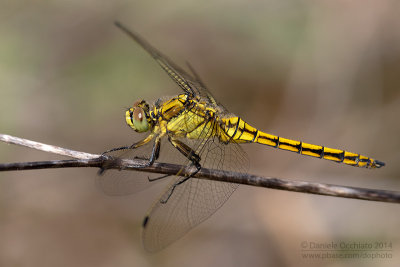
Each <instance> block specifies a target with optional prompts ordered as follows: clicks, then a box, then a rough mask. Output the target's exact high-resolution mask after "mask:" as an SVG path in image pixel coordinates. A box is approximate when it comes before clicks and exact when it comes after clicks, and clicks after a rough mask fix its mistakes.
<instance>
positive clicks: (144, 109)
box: [125, 100, 153, 133]
mask: <svg viewBox="0 0 400 267" xmlns="http://www.w3.org/2000/svg"><path fill="white" fill-rule="evenodd" d="M149 111H150V108H149V104H148V103H147V102H146V101H144V100H138V101H136V102H135V103H134V104H133V106H132V107H131V108H129V109H128V110H127V111H126V113H125V120H126V123H127V124H128V125H129V127H131V128H132V129H133V130H135V131H136V132H139V133H142V132H147V131H150V130H152V128H153V121H152V119H151V117H150V114H149Z"/></svg>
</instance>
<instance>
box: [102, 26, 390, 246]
mask: <svg viewBox="0 0 400 267" xmlns="http://www.w3.org/2000/svg"><path fill="white" fill-rule="evenodd" d="M116 26H117V27H119V28H120V29H121V30H122V31H123V32H125V33H126V34H128V36H130V37H131V38H132V39H133V40H135V41H136V42H137V43H138V44H139V45H140V46H141V47H143V48H144V49H145V50H146V51H147V52H148V53H149V54H150V55H151V56H152V57H153V58H154V59H155V60H156V61H157V62H158V64H159V65H160V66H161V67H162V69H163V70H164V71H166V72H167V74H168V75H169V77H170V78H171V79H172V80H173V81H174V82H175V83H176V84H178V86H179V87H180V88H181V89H182V90H183V94H180V95H177V96H174V97H172V98H162V99H158V100H157V101H155V103H154V104H149V103H147V102H146V101H144V100H138V101H136V102H135V103H134V104H133V106H132V107H131V108H129V109H128V110H127V111H126V114H125V120H126V123H127V124H128V125H129V126H130V127H131V128H132V129H133V130H135V131H136V132H149V134H148V135H147V137H146V138H144V139H142V140H140V141H138V142H136V143H134V144H132V145H130V146H125V147H119V148H114V149H111V150H109V151H107V152H105V153H104V154H109V153H112V152H115V151H121V150H122V151H123V152H122V154H119V155H118V156H115V160H118V159H120V158H132V157H139V158H144V159H146V160H147V163H146V164H144V165H143V166H151V165H152V164H153V163H154V162H155V160H157V159H158V158H159V155H160V150H161V143H162V140H168V142H166V141H165V143H167V144H166V145H168V143H169V144H170V145H172V147H173V148H175V149H176V150H177V151H179V153H180V154H181V155H183V157H182V159H183V161H184V165H187V166H188V167H190V168H191V169H192V170H193V172H192V174H191V175H189V176H186V177H181V176H179V173H177V176H174V177H173V178H172V182H171V183H170V184H169V186H168V187H167V188H166V190H165V192H164V193H163V194H162V195H161V197H160V198H159V199H157V201H156V202H155V203H154V205H153V206H152V207H151V209H150V211H149V212H148V214H147V216H146V217H145V219H144V221H143V232H142V239H143V243H144V247H145V249H147V250H148V251H158V250H160V249H162V248H164V247H166V246H167V245H169V244H170V243H172V242H174V241H176V240H177V239H179V238H180V237H181V236H183V235H184V234H185V233H186V232H187V231H189V230H190V229H192V228H193V227H194V226H196V225H197V224H199V223H201V222H202V221H204V220H205V219H207V218H208V217H210V216H211V215H212V214H213V213H214V212H215V211H216V210H217V209H218V208H220V207H221V206H222V205H223V204H224V203H225V201H227V200H228V198H229V197H230V195H231V194H232V193H233V192H234V191H235V189H236V188H237V185H236V184H231V183H223V182H216V181H211V180H202V179H196V178H192V176H193V175H194V174H195V173H197V172H198V171H199V170H200V169H201V168H202V167H204V168H210V169H222V170H229V171H237V172H247V170H248V166H249V161H248V158H247V155H246V153H245V152H244V151H243V150H242V148H241V147H240V146H239V144H242V143H258V144H263V145H267V146H271V147H274V148H279V149H283V150H287V151H292V152H295V153H298V154H300V155H306V156H311V157H316V158H322V159H327V160H330V161H334V162H338V163H344V164H347V165H351V166H356V167H365V168H380V167H382V166H384V165H385V164H384V163H383V162H381V161H378V160H374V159H372V158H369V157H366V156H362V155H360V154H356V153H352V152H348V151H344V150H340V149H332V148H328V147H324V146H319V145H313V144H309V143H304V142H301V141H295V140H291V139H286V138H283V137H279V136H276V135H272V134H268V133H265V132H262V131H260V130H258V129H257V128H254V127H252V126H250V125H249V124H247V123H246V122H245V121H244V120H243V119H241V118H240V117H238V116H236V115H233V114H231V113H229V112H228V111H227V110H226V109H225V108H224V107H223V106H222V105H221V104H219V103H218V102H217V101H216V100H215V99H214V97H213V96H212V94H211V93H210V91H209V90H208V89H207V88H206V87H205V85H204V83H203V82H202V81H201V80H200V78H199V76H198V75H197V74H196V73H195V72H194V70H193V69H192V68H191V67H190V66H189V68H190V70H191V72H192V74H188V73H187V72H186V71H184V70H182V69H181V68H180V67H178V66H177V65H176V64H174V63H173V62H172V61H171V60H169V59H168V58H167V57H166V56H164V55H163V54H162V53H160V52H159V51H158V50H157V49H155V48H154V47H153V46H151V45H150V44H149V43H148V42H147V41H145V40H144V39H143V38H141V37H140V36H139V35H137V34H136V33H133V32H132V31H130V30H128V29H127V28H126V27H124V26H123V25H121V24H120V23H118V22H116ZM151 144H152V145H151ZM163 146H164V144H163ZM143 147H149V148H150V149H151V151H150V153H149V155H145V156H143V157H140V156H137V154H135V153H137V151H138V150H139V149H140V148H143ZM109 155H111V154H109ZM185 161H186V162H185ZM105 169H107V166H105V167H104V170H105ZM110 172H112V170H107V171H106V173H105V174H104V175H100V176H99V177H98V180H97V182H98V184H99V186H100V187H101V188H102V190H103V191H104V192H105V193H107V194H110V195H123V194H130V193H133V192H136V191H139V190H141V189H143V188H144V187H146V186H147V185H146V184H150V183H149V182H152V181H155V180H160V179H161V178H165V177H166V176H161V177H158V178H154V179H151V178H148V179H145V180H146V181H143V180H140V179H139V178H137V177H136V175H132V174H131V173H130V172H128V171H125V172H124V171H114V172H113V175H107V174H108V173H110ZM127 173H128V174H127Z"/></svg>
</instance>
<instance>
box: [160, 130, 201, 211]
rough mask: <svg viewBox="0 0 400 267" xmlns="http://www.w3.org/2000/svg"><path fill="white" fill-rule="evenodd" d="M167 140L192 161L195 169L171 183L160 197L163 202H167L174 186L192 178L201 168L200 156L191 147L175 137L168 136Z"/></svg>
mask: <svg viewBox="0 0 400 267" xmlns="http://www.w3.org/2000/svg"><path fill="white" fill-rule="evenodd" d="M168 140H169V141H170V142H171V144H172V145H173V146H174V147H175V148H176V149H178V151H179V152H181V153H182V154H183V155H184V156H185V157H186V158H188V159H189V160H190V161H191V162H192V164H193V165H194V166H195V167H196V170H195V171H194V172H193V173H191V174H190V175H189V176H186V177H184V178H183V179H182V180H180V181H178V182H176V183H174V184H173V185H172V187H171V190H170V191H169V193H168V195H167V197H166V199H161V200H160V202H161V203H163V204H165V203H167V202H168V200H169V198H170V197H171V196H172V194H173V192H174V190H175V188H176V187H177V186H178V185H180V184H183V183H184V182H186V181H187V180H189V179H190V178H192V177H193V176H194V175H196V173H198V172H199V171H200V169H201V164H200V160H201V158H200V156H199V155H197V154H196V152H195V151H194V150H193V149H192V148H190V147H189V146H188V145H186V144H185V143H183V142H181V141H179V140H177V139H174V138H171V137H169V138H168ZM180 172H181V171H179V172H178V173H177V175H179V173H180ZM159 178H161V177H159Z"/></svg>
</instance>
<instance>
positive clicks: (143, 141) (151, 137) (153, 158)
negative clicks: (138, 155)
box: [98, 134, 160, 175]
mask: <svg viewBox="0 0 400 267" xmlns="http://www.w3.org/2000/svg"><path fill="white" fill-rule="evenodd" d="M153 138H154V134H150V135H149V136H147V137H146V138H145V139H143V140H141V141H139V142H136V143H134V144H132V145H131V146H123V147H117V148H113V149H110V150H107V151H105V152H103V153H102V154H101V156H102V157H105V158H107V159H110V160H111V159H112V157H109V156H107V155H106V154H108V153H111V152H115V151H119V150H125V149H132V150H133V149H136V148H138V147H141V146H144V145H145V144H147V143H148V142H150V141H151V140H152V139H153ZM157 138H159V137H158V136H157ZM156 141H157V139H156ZM156 143H157V142H155V143H154V145H153V151H152V155H151V157H150V161H151V160H153V162H152V163H151V164H153V163H154V161H155V160H156V159H157V158H158V155H159V152H160V147H159V144H158V148H157V149H155V146H156ZM158 143H159V142H158ZM157 150H158V151H157ZM154 152H156V153H154ZM157 153H158V154H157ZM116 160H118V159H116ZM116 160H115V161H116ZM150 161H149V162H150ZM151 164H150V165H151ZM111 165H112V163H110V162H108V163H106V164H104V165H103V166H102V167H101V168H100V170H99V172H98V174H99V175H102V174H103V173H104V171H105V170H106V169H107V167H109V166H111ZM150 165H148V166H150ZM148 166H147V165H146V166H144V167H148ZM139 167H140V166H139Z"/></svg>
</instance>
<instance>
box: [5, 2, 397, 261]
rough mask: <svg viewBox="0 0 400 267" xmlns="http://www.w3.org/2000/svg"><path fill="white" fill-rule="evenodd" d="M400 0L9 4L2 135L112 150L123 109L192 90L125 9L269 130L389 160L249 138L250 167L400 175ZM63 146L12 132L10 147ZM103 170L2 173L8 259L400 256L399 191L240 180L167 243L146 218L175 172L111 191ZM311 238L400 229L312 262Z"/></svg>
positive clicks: (363, 176)
mask: <svg viewBox="0 0 400 267" xmlns="http://www.w3.org/2000/svg"><path fill="white" fill-rule="evenodd" d="M399 11H400V6H399V4H398V3H397V1H385V0H384V1H344V0H339V1H322V2H318V1H295V0H286V1H277V0H268V1H244V0H242V1H168V2H167V1H134V0H131V1H122V0H121V1H4V0H3V1H0V132H1V133H5V134H11V135H15V136H18V137H23V138H28V139H31V140H35V141H39V142H44V143H48V144H53V145H58V146H63V147H67V148H71V149H76V150H81V151H87V152H93V153H100V152H102V151H104V150H106V149H109V148H112V147H116V146H120V145H126V144H130V143H132V142H134V141H135V140H137V139H138V137H137V135H136V134H135V133H134V132H133V131H131V130H130V129H129V128H128V127H127V126H126V125H125V122H124V118H123V116H124V110H125V108H126V107H128V106H129V105H131V104H132V103H133V102H134V101H135V100H136V99H138V98H145V99H147V100H153V99H156V98H157V97H159V96H163V95H174V94H177V93H180V89H179V88H178V87H177V86H176V85H174V84H173V82H172V81H170V79H169V78H168V77H167V75H166V74H165V73H163V71H162V70H161V69H160V68H159V66H158V65H157V64H156V63H155V62H154V61H153V60H152V59H151V58H150V56H149V55H147V54H146V53H145V52H144V51H143V50H142V49H141V48H139V46H138V45H136V44H135V43H134V42H133V41H132V40H130V39H128V38H127V36H125V35H124V34H122V33H121V32H120V31H119V30H118V29H117V28H116V27H114V26H113V21H114V20H116V19H118V20H120V21H121V22H122V23H124V24H125V25H127V26H128V27H129V28H132V29H134V30H135V31H137V32H139V33H140V34H141V35H142V36H143V37H145V38H146V39H148V40H149V41H150V42H151V43H152V44H154V46H155V47H157V48H159V49H160V50H161V51H163V52H164V53H165V54H167V55H168V56H169V57H170V58H172V59H173V60H174V61H175V62H177V63H178V64H180V65H182V66H184V64H185V61H189V62H190V63H191V64H192V65H193V66H194V68H195V69H196V70H197V71H198V73H199V74H200V76H201V77H202V78H203V80H204V81H205V82H206V84H207V85H208V86H209V87H210V89H211V91H212V92H213V93H214V95H215V96H216V97H217V98H218V99H219V100H220V101H221V102H222V103H223V104H224V105H225V106H226V107H227V108H229V109H230V110H231V111H232V112H233V113H236V114H238V115H240V116H241V117H242V118H244V119H245V120H246V121H247V122H249V123H250V124H252V125H254V126H257V127H259V128H260V129H262V130H265V131H267V132H270V133H273V134H278V135H281V136H283V137H287V138H294V139H299V140H303V141H305V142H311V143H315V144H322V145H326V146H329V147H333V148H342V149H347V150H349V151H353V152H356V153H362V154H364V155H367V156H371V157H374V158H376V159H379V160H382V161H385V162H386V163H387V166H386V167H384V168H383V169H380V170H366V169H360V168H353V167H349V166H345V165H337V164H335V163H331V162H328V161H323V160H317V159H313V158H309V157H300V156H298V155H296V154H295V153H289V152H285V151H278V150H274V149H271V148H268V147H264V146H260V145H247V146H245V149H246V151H247V152H248V154H249V157H250V160H251V173H254V174H259V175H263V176H272V177H278V178H285V179H294V180H305V181H315V182H323V183H332V184H341V185H349V186H361V187H368V188H377V189H389V190H397V191H399V190H400V182H399V179H400V175H399V174H400V165H399V162H400V138H399V134H400V129H399V128H400V124H399V115H400V90H399V88H400V82H399V81H400V31H399V26H400V20H399V16H398V15H399ZM55 158H57V157H55V156H53V155H49V154H46V153H42V152H37V151H33V150H31V149H26V148H22V147H17V146H12V145H6V144H0V162H16V161H35V160H46V159H55ZM96 171H97V170H95V169H55V170H40V171H24V172H9V173H0V266H294V265H296V266H322V265H326V266H354V265H356V264H357V265H361V264H362V265H363V266H377V265H379V266H399V264H400V261H399V256H400V231H399V229H400V206H399V205H395V204H387V203H375V202H367V201H358V200H349V199H339V198H332V197H322V196H313V195H306V194H300V193H289V192H284V191H277V190H268V189H261V188H255V187H246V186H241V187H240V188H239V189H238V190H237V191H236V193H235V194H234V195H233V196H232V197H231V199H230V200H229V201H228V202H227V203H226V205H224V207H223V208H221V209H220V210H219V211H218V212H217V213H216V214H215V215H214V216H212V218H211V219H209V220H207V221H206V222H204V223H203V224H201V225H200V226H198V227H197V228H195V229H194V230H193V231H191V232H190V233H189V234H187V235H186V236H185V237H184V238H182V239H181V240H179V241H178V242H176V243H175V244H173V245H171V246H170V247H168V248H167V249H165V250H163V251H162V252H160V253H158V254H147V253H146V252H144V250H143V248H142V246H141V241H140V224H141V221H142V219H143V216H144V214H145V212H146V210H147V208H148V207H149V206H150V205H151V203H152V201H154V199H155V198H156V197H157V196H158V194H159V192H160V190H162V187H159V186H155V187H153V188H151V189H150V190H147V191H144V192H142V193H139V194H136V195H132V196H127V197H120V198H112V197H108V196H105V195H104V194H102V193H101V192H99V191H98V190H97V188H96V187H95V186H94V179H95V177H96ZM303 241H307V242H322V243H330V242H340V241H346V242H359V241H371V242H375V241H379V242H392V243H393V251H392V256H393V258H392V259H375V260H371V259H359V260H324V261H316V260H306V259H303V258H302V257H301V253H300V250H301V247H300V244H301V242H303Z"/></svg>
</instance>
